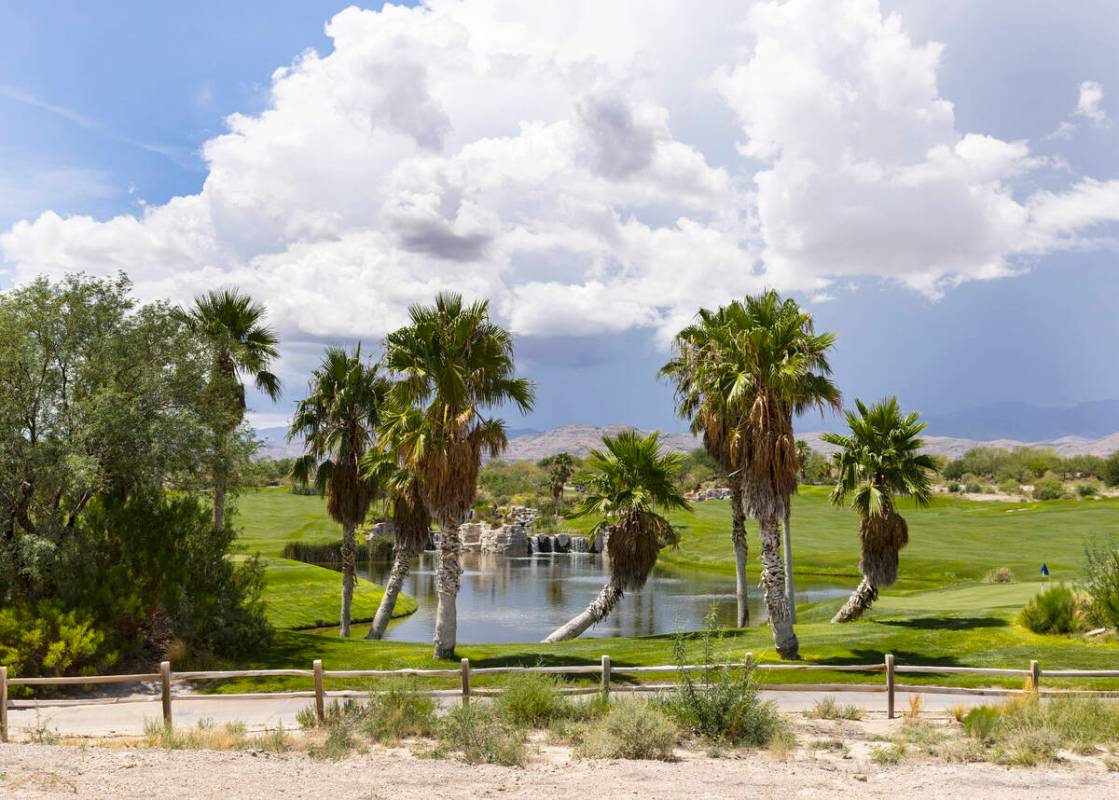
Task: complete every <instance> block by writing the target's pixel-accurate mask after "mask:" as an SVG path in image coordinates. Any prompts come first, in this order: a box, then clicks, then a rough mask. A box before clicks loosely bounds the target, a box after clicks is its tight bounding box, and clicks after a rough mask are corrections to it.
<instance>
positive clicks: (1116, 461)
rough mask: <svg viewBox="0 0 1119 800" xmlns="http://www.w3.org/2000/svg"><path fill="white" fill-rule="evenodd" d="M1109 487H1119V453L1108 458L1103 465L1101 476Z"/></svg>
mask: <svg viewBox="0 0 1119 800" xmlns="http://www.w3.org/2000/svg"><path fill="white" fill-rule="evenodd" d="M1100 477H1101V478H1102V479H1103V482H1104V483H1106V484H1107V485H1108V486H1119V451H1116V452H1114V453H1112V454H1111V455H1110V456H1108V457H1107V461H1105V462H1104V465H1103V474H1102V475H1101V476H1100Z"/></svg>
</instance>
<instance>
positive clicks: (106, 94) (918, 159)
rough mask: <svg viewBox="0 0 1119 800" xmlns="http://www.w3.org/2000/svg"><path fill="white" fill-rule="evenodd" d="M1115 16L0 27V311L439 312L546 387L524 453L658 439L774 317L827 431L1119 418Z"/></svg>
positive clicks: (290, 15) (336, 9)
mask: <svg viewBox="0 0 1119 800" xmlns="http://www.w3.org/2000/svg"><path fill="white" fill-rule="evenodd" d="M1117 40H1119V15H1117V14H1116V13H1115V11H1114V6H1113V4H1112V3H1111V2H1110V0H1099V2H1090V1H1089V0H1084V1H1083V2H1078V3H1076V4H1074V5H1069V4H1067V3H1063V2H1031V3H1020V2H1018V1H1017V0H986V2H981V3H977V2H971V0H943V1H942V2H938V3H928V2H922V1H920V0H913V1H912V2H905V1H904V0H896V1H895V0H882V2H881V3H879V2H876V1H875V0H844V1H842V2H840V1H839V0H790V1H789V2H757V3H753V4H749V3H731V2H727V3H704V4H700V5H696V4H693V3H684V2H679V1H678V2H672V3H669V2H650V0H633V1H632V2H623V1H622V0H612V2H610V3H601V2H593V1H588V2H575V1H572V2H565V3H562V4H560V3H554V4H540V3H529V2H524V1H523V0H522V2H503V1H502V0H478V1H477V2H474V1H473V0H466V1H465V2H450V1H448V0H431V2H428V3H426V4H424V5H421V6H419V7H412V8H409V7H403V6H385V7H384V8H381V7H380V6H379V5H375V6H374V7H371V8H357V7H348V8H347V7H346V6H345V4H343V3H339V2H326V0H315V1H314V2H312V1H311V0H303V1H302V2H299V3H283V4H276V3H273V2H266V1H265V0H251V1H250V0H240V1H239V2H236V3H230V2H227V0H221V1H220V2H219V1H217V0H213V1H211V0H205V1H200V2H194V3H189V4H175V5H174V6H172V5H167V4H152V3H148V2H140V1H138V0H120V1H119V2H115V3H112V4H97V6H96V7H93V6H91V5H90V4H88V3H80V2H66V0H47V1H46V2H41V3H20V2H13V3H6V4H4V5H3V6H0V289H2V288H7V287H11V286H14V285H18V284H20V283H23V282H26V281H28V280H30V279H32V278H34V277H35V276H37V275H40V274H47V275H51V276H60V275H63V274H65V273H68V272H75V271H84V272H87V273H91V274H111V273H115V272H116V271H118V270H124V271H126V272H127V273H128V274H129V275H130V276H131V278H132V279H133V281H134V282H135V285H136V289H137V291H138V293H139V294H141V295H142V296H144V297H145V298H170V299H172V300H174V301H176V302H187V301H189V299H190V298H191V297H192V296H193V295H194V294H196V293H198V292H200V291H202V290H205V289H209V288H212V287H216V286H238V287H240V288H241V289H243V290H246V291H248V292H250V293H251V294H253V295H254V296H255V297H257V298H258V299H260V300H261V301H263V302H264V303H266V304H267V306H268V309H269V312H270V319H271V322H272V324H273V325H274V326H275V327H276V328H277V329H278V331H279V332H280V334H281V336H282V338H283V341H284V353H283V362H282V364H281V366H280V372H281V375H282V377H283V378H284V380H285V382H286V388H287V394H286V397H285V401H284V402H283V403H281V404H279V405H278V406H272V405H270V404H267V403H264V402H261V401H260V400H259V398H258V399H256V401H255V402H254V406H255V410H256V411H257V412H258V416H257V419H258V421H259V422H261V423H262V424H268V423H275V422H278V421H280V420H281V419H283V418H284V417H285V416H286V410H287V408H289V407H290V403H291V401H293V400H294V399H296V398H298V397H299V396H300V393H301V392H302V391H303V389H304V386H305V381H306V373H307V371H308V370H309V368H310V367H311V366H312V365H313V364H314V362H315V360H316V359H317V357H318V354H319V353H320V352H321V349H322V346H323V344H324V343H332V342H352V341H355V340H357V339H361V340H363V341H364V342H366V343H367V346H368V345H369V344H372V343H374V342H376V341H377V340H378V339H379V338H380V337H381V336H382V335H383V334H384V333H385V332H386V331H388V330H391V329H393V328H394V327H396V326H398V325H400V324H401V323H402V322H403V321H404V319H405V313H406V309H407V307H408V305H409V304H411V303H415V302H423V301H427V300H430V298H431V297H432V296H433V295H434V293H435V292H436V291H438V290H440V289H444V288H454V289H457V290H460V291H462V292H464V293H466V294H468V295H472V296H479V297H488V298H490V299H491V302H492V308H493V311H494V314H495V315H496V316H497V317H498V318H499V319H500V320H501V321H502V322H504V323H505V324H507V325H508V326H509V327H510V328H511V329H512V330H513V331H514V332H515V333H516V334H517V347H518V360H519V362H520V363H521V365H522V369H523V371H524V372H525V373H526V374H527V375H529V376H530V377H532V378H534V379H535V380H537V382H538V384H539V389H538V394H539V398H538V403H537V411H536V412H535V413H534V414H533V415H532V416H531V417H529V418H528V419H527V420H524V421H521V420H514V419H511V420H510V422H511V424H513V425H514V426H518V427H522V426H523V427H535V428H545V427H550V426H553V425H559V424H571V423H583V424H603V423H609V422H628V423H634V424H638V425H642V426H661V427H665V428H669V429H679V428H680V423H679V422H677V421H675V420H674V418H673V415H672V403H671V392H670V390H669V389H668V388H667V387H666V386H664V385H662V384H659V383H658V382H657V380H656V378H655V372H656V369H657V367H658V366H659V365H660V364H661V363H662V362H663V360H664V358H665V356H666V347H667V343H668V342H669V341H670V339H671V336H672V334H673V332H674V331H676V330H677V329H678V328H679V327H680V326H681V325H682V324H684V323H686V322H687V321H688V320H689V319H690V318H691V316H692V315H693V314H694V313H695V310H696V309H697V308H698V307H700V306H715V305H718V304H720V303H724V302H726V301H727V300H728V299H729V298H731V297H733V296H736V295H742V294H743V293H746V292H752V291H757V290H760V289H762V288H766V287H773V288H777V289H779V290H781V291H784V292H788V293H790V294H792V295H794V296H795V297H797V298H798V299H799V300H800V301H801V302H803V303H804V304H805V305H807V306H808V307H809V308H810V309H811V310H812V312H813V313H814V314H815V315H816V317H817V320H818V324H819V326H821V327H825V328H828V329H832V330H835V331H836V332H837V333H838V334H839V345H838V350H837V353H836V357H835V359H834V364H835V367H836V371H837V378H838V380H839V382H840V384H841V386H842V388H843V389H844V391H845V393H846V394H847V395H848V396H863V397H875V396H878V395H881V394H884V393H886V392H890V393H897V394H898V395H899V396H900V398H901V400H902V402H903V403H904V404H905V405H907V406H909V407H913V408H918V409H922V410H924V411H927V412H942V411H951V410H955V409H960V408H966V407H969V406H974V405H978V404H981V403H987V402H992V401H1000V400H1026V401H1029V402H1034V403H1038V404H1051V405H1066V404H1073V403H1076V402H1079V401H1083V400H1092V399H1102V398H1108V397H1116V396H1119V369H1117V368H1116V359H1115V355H1114V353H1115V342H1116V341H1117V340H1119V314H1116V307H1117V300H1119V263H1117V252H1116V251H1117V249H1119V247H1117V246H1119V147H1117V145H1119V138H1117V137H1119V129H1117V128H1116V125H1115V122H1116V120H1117V119H1119V99H1117V98H1119V50H1117V49H1116V48H1115V47H1114V42H1115V41H1117Z"/></svg>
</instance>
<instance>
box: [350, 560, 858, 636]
mask: <svg viewBox="0 0 1119 800" xmlns="http://www.w3.org/2000/svg"><path fill="white" fill-rule="evenodd" d="M607 564H608V562H607V561H606V560H605V559H604V558H603V556H600V555H591V554H582V553H580V554H576V553H572V554H538V555H533V556H526V557H520V558H506V557H505V556H500V555H495V554H492V553H478V552H468V553H464V554H463V567H464V569H465V571H464V573H463V580H462V588H461V590H460V591H459V596H458V640H459V641H460V642H464V643H471V642H534V641H539V640H541V639H543V638H544V637H545V636H547V635H548V634H549V633H551V632H552V631H553V630H554V629H555V628H556V627H558V626H559V625H561V624H562V623H564V622H566V621H567V620H569V619H570V618H571V617H573V616H574V615H575V614H577V613H578V612H580V611H582V610H583V609H584V608H586V606H587V603H589V602H590V601H591V600H592V599H593V598H594V597H595V595H596V594H598V592H599V590H600V589H601V588H602V585H603V583H604V582H605V580H606V575H607ZM390 567H391V564H390V563H388V562H385V563H381V562H373V563H367V564H362V565H360V567H359V572H360V574H361V575H362V577H364V578H368V579H369V580H371V581H373V582H375V583H384V581H385V580H386V578H387V577H388V572H389V568H390ZM404 591H405V592H407V593H408V594H410V595H411V596H412V597H414V598H416V600H417V602H418V603H419V609H418V610H417V611H416V613H414V614H412V615H411V616H409V617H407V618H405V619H402V620H398V621H396V622H394V623H393V624H392V625H391V626H390V627H389V630H388V633H387V634H386V638H389V639H395V640H398V641H412V642H419V641H430V639H431V636H432V632H433V630H434V623H435V603H436V597H435V556H434V554H433V553H424V554H423V555H421V556H419V557H417V558H416V559H415V560H414V561H413V564H412V571H411V572H410V573H409V575H408V580H407V585H406V586H405V589H404ZM849 591H850V587H849V586H844V585H839V584H835V583H823V582H814V583H810V584H805V585H802V586H800V585H798V587H797V593H798V600H800V601H801V602H803V603H809V602H813V601H816V600H820V599H824V598H828V597H842V596H844V595H846V594H847V593H848V592H849ZM750 600H751V607H750V618H751V620H752V621H755V622H761V621H764V619H765V608H764V605H763V604H762V602H761V590H760V589H759V588H757V587H751V598H750ZM712 603H715V604H716V606H717V609H718V611H717V613H718V619H719V624H720V625H724V626H731V625H733V624H734V619H735V598H734V576H733V575H729V576H724V575H718V574H711V573H708V572H698V571H681V570H675V569H669V568H666V567H657V569H656V570H655V572H654V573H653V575H652V576H651V577H650V579H649V582H648V583H647V584H646V585H645V587H644V588H643V589H642V590H641V591H639V592H632V593H629V594H627V595H626V596H625V597H624V598H623V599H622V602H621V603H620V604H619V606H618V608H617V609H615V611H614V613H613V614H611V615H610V617H608V618H607V619H606V621H605V622H603V623H602V624H600V625H598V626H597V627H595V628H593V629H591V630H590V631H588V632H587V633H585V634H584V636H603V637H604V636H646V635H650V634H655V633H671V632H672V631H674V630H676V629H677V628H682V629H685V630H688V629H695V628H699V627H701V626H702V624H703V618H704V615H705V614H706V613H707V610H708V608H709V607H710V606H711V604H712Z"/></svg>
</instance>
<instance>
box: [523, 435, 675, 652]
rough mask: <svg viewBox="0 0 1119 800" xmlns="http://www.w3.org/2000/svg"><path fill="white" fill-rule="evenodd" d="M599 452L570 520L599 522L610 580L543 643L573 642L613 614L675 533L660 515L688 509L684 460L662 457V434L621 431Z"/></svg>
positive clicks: (590, 461)
mask: <svg viewBox="0 0 1119 800" xmlns="http://www.w3.org/2000/svg"><path fill="white" fill-rule="evenodd" d="M602 444H603V448H604V449H603V450H593V451H591V454H590V456H589V457H588V458H587V463H586V467H587V469H588V471H589V475H588V477H587V479H586V480H585V481H584V482H583V485H582V487H581V488H582V489H583V496H582V499H581V500H580V502H579V506H578V508H577V509H576V511H575V513H574V514H573V516H589V515H595V516H597V517H599V521H598V523H597V524H596V525H595V527H594V529H593V535H594V536H605V537H606V541H607V545H608V548H609V554H610V580H609V581H607V583H606V585H605V586H604V587H603V588H602V591H601V592H599V594H598V597H596V598H595V599H594V600H593V601H592V602H591V604H590V605H589V606H587V610H586V611H583V612H582V613H581V614H579V615H578V616H576V617H575V618H574V619H572V620H571V621H570V622H568V623H567V624H565V625H562V626H560V627H559V628H557V629H556V630H554V631H553V632H552V633H551V634H550V635H549V636H548V638H547V639H545V640H544V641H545V642H560V641H564V640H567V639H574V638H575V637H576V636H579V635H580V634H581V633H583V631H585V630H587V628H589V627H591V626H592V625H596V624H598V623H599V622H601V621H602V620H603V619H605V618H606V617H607V615H608V614H609V613H610V612H611V611H613V609H614V607H615V606H616V605H617V604H618V601H619V600H621V599H622V595H623V594H624V593H625V592H627V591H632V590H636V589H640V588H641V587H642V586H644V585H645V581H646V580H647V579H648V578H649V573H651V572H652V571H653V567H654V566H655V565H656V563H657V554H658V553H659V552H660V549H661V548H662V547H664V546H665V545H666V544H675V542H676V531H675V530H674V529H673V527H672V525H671V524H669V522H668V520H667V519H665V518H664V517H663V516H661V513H660V512H663V511H673V510H676V509H683V510H686V509H688V503H687V501H686V500H684V496H683V495H682V494H681V493H680V490H679V488H678V487H677V486H676V474H677V473H678V472H679V471H680V465H681V463H682V462H683V456H681V455H680V454H679V453H662V452H661V445H660V435H659V434H657V433H651V434H649V435H648V436H644V437H643V436H640V435H638V434H637V433H636V432H634V431H623V432H622V433H620V434H618V435H617V436H603V437H602Z"/></svg>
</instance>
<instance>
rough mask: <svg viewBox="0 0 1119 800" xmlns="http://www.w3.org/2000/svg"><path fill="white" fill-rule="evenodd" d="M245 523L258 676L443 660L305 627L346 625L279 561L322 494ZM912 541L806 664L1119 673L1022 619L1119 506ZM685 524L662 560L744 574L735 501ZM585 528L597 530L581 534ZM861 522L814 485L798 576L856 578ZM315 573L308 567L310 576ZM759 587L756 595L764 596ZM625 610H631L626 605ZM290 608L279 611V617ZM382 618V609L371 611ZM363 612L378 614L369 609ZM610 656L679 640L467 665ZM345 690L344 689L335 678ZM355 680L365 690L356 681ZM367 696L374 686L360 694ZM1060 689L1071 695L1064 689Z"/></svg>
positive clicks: (281, 503) (1067, 575)
mask: <svg viewBox="0 0 1119 800" xmlns="http://www.w3.org/2000/svg"><path fill="white" fill-rule="evenodd" d="M239 511H240V513H239V517H238V520H239V524H240V525H241V526H242V528H243V529H244V535H243V537H242V539H241V542H240V549H241V551H242V552H245V553H252V552H261V553H263V554H265V555H267V556H270V557H271V558H270V563H271V565H272V566H271V569H270V570H269V596H268V601H269V604H270V606H273V608H272V610H271V612H270V613H271V614H272V615H273V619H274V620H276V621H277V626H278V627H281V628H284V629H283V630H280V631H279V632H278V634H277V637H276V643H275V645H274V646H273V648H272V649H271V651H270V652H268V653H267V654H265V655H263V656H262V657H261V658H259V659H256V660H255V661H254V662H253V664H252V666H258V667H291V666H306V665H309V664H310V662H311V661H312V660H313V659H315V658H321V659H323V661H324V662H325V663H326V664H327V666H328V668H332V669H356V668H367V669H369V668H401V667H409V666H427V665H430V664H431V645H430V643H427V642H417V643H408V642H395V641H386V642H366V641H364V640H362V639H361V638H360V637H361V635H362V634H363V633H364V631H363V630H362V629H361V628H360V627H358V628H355V637H354V638H353V639H350V640H342V639H339V638H338V637H337V636H336V635H333V633H331V632H328V631H300V630H290V628H301V627H304V626H305V623H306V624H315V622H318V621H320V620H321V621H323V622H324V623H325V624H327V625H333V624H334V623H335V622H336V619H337V608H338V606H337V603H338V600H337V594H338V578H337V573H334V572H331V571H329V570H321V569H320V568H317V567H310V566H307V565H300V564H298V563H297V562H286V561H283V560H281V559H278V558H277V557H276V556H277V555H278V554H279V552H280V550H281V549H282V547H283V544H284V543H285V542H287V541H291V540H303V541H332V540H336V539H337V538H338V536H339V533H338V528H337V526H336V525H334V524H333V523H331V522H330V520H329V519H328V518H327V517H326V513H325V507H324V504H323V502H322V500H321V499H319V498H316V497H299V496H295V495H291V494H288V493H286V492H285V491H283V490H265V491H262V492H256V493H251V494H247V495H245V496H243V497H242V498H241V499H240V501H239ZM903 513H904V514H905V515H906V517H907V519H908V520H909V526H910V545H909V547H907V548H906V549H905V550H903V551H902V556H901V576H902V581H901V582H899V584H898V586H896V587H894V588H892V589H890V590H888V591H886V592H885V593H884V594H883V596H882V598H881V599H880V600H879V602H878V604H877V605H876V607H875V608H874V609H873V610H872V611H871V612H870V613H869V614H868V615H867V618H866V619H865V620H864V621H861V622H858V623H853V624H848V625H832V624H830V623H829V622H828V620H829V619H830V617H831V614H832V613H834V611H835V606H836V603H835V602H834V601H831V602H827V603H820V604H816V605H802V606H800V608H799V610H798V613H799V624H798V626H797V633H798V635H799V637H800V642H801V655H802V657H803V658H804V659H805V660H806V661H810V662H821V663H832V664H843V663H847V664H851V663H875V662H880V661H881V659H882V657H883V655H884V654H885V653H887V652H890V653H894V654H895V656H896V657H897V659H898V663H902V664H904V663H911V664H914V663H920V664H944V665H967V666H999V667H1015V668H1024V667H1025V666H1026V665H1027V664H1028V663H1029V661H1030V659H1033V658H1036V659H1038V660H1040V661H1041V663H1042V666H1043V668H1044V667H1045V666H1049V667H1050V668H1051V669H1052V668H1058V667H1065V668H1111V669H1114V668H1115V667H1116V665H1119V644H1117V643H1116V642H1115V640H1114V639H1103V640H1096V639H1086V638H1084V637H1061V636H1038V635H1035V634H1033V633H1030V632H1029V631H1027V630H1025V629H1023V628H1022V627H1020V626H1019V625H1017V624H1016V622H1015V619H1016V616H1017V613H1018V611H1019V610H1020V609H1021V607H1022V606H1023V605H1024V604H1025V602H1026V601H1027V600H1028V599H1029V597H1030V596H1031V595H1032V594H1033V593H1034V592H1036V591H1038V590H1039V589H1040V588H1042V587H1043V585H1044V584H1043V582H1042V581H1041V579H1040V576H1039V574H1038V573H1039V571H1040V567H1041V564H1042V563H1043V562H1045V563H1047V564H1048V565H1049V567H1050V570H1051V572H1052V574H1053V578H1052V580H1068V581H1070V582H1071V581H1075V579H1076V577H1077V575H1078V571H1079V566H1080V564H1081V561H1082V554H1083V549H1084V543H1085V540H1086V538H1087V537H1090V536H1093V535H1108V534H1111V535H1116V536H1119V500H1114V499H1110V500H1095V501H1079V502H1078V501H1055V502H1048V503H1025V504H1010V503H996V502H987V503H983V502H969V501H962V500H958V499H955V498H938V499H937V501H936V503H935V504H934V506H933V507H932V508H931V509H923V510H916V509H912V508H906V509H905V510H904V512H903ZM674 521H675V522H676V523H677V524H678V525H680V526H681V527H682V541H681V544H680V547H679V549H677V550H674V551H665V552H663V553H662V556H661V558H662V561H663V562H664V563H668V564H676V565H681V566H689V567H702V568H706V569H712V570H717V571H722V572H730V571H733V562H732V561H731V560H730V546H729V536H728V529H729V524H730V509H729V506H728V504H727V503H726V502H718V501H714V502H711V501H709V502H706V503H700V504H697V505H696V507H695V511H694V512H693V513H690V514H680V515H676V516H675V518H674ZM572 525H573V527H576V526H583V527H585V526H586V525H587V523H586V522H585V521H581V520H580V521H576V522H573V523H572ZM856 531H857V525H856V519H855V517H854V515H853V514H851V513H849V512H847V511H843V510H839V509H834V508H832V507H830V506H829V505H828V503H827V491H826V490H825V489H821V488H816V487H806V488H803V489H802V490H801V493H800V495H798V497H797V499H796V501H795V505H794V511H793V536H794V542H795V546H794V554H795V557H796V564H797V572H798V573H801V574H810V573H814V574H827V575H834V576H849V577H850V579H851V583H852V586H854V584H855V582H856V581H857V564H858V536H857V533H856ZM757 557H758V542H757V538H756V529H755V528H753V527H751V529H750V559H751V572H752V573H753V574H756V569H757ZM1004 566H1005V567H1009V568H1011V569H1012V570H1014V572H1015V574H1016V580H1015V582H1014V583H1009V584H990V583H983V582H982V578H983V576H985V575H986V574H987V573H988V572H989V571H990V570H992V569H995V568H997V567H1004ZM304 570H305V571H306V572H304ZM361 588H362V589H363V590H365V593H364V594H363V597H364V598H365V599H363V600H362V601H361V602H362V603H363V605H361V606H358V605H357V602H358V601H357V600H356V598H355V607H356V608H359V609H371V608H373V607H375V602H376V601H375V600H374V599H373V598H374V597H379V591H380V590H379V588H378V587H373V586H372V585H369V584H363V585H362V587H361ZM755 591H756V589H755ZM623 602H625V601H624V600H623ZM281 605H282V606H284V607H283V608H277V607H276V606H281ZM371 614H372V611H369V614H368V615H370V616H371ZM358 616H360V617H365V618H367V615H366V613H365V612H364V611H359V614H358ZM717 649H718V651H719V652H720V653H721V654H723V656H724V657H726V658H741V657H742V656H743V655H744V654H745V653H746V652H752V653H754V654H755V657H756V658H758V659H760V660H762V661H775V660H776V658H775V656H774V654H773V649H772V640H771V638H770V632H769V629H768V627H766V626H760V627H755V628H750V629H746V630H741V631H727V632H726V633H725V635H724V636H723V637H722V638H721V639H720V641H719V643H718V645H717ZM603 653H608V654H610V656H611V658H612V659H613V661H614V663H615V664H616V665H639V664H667V663H671V662H672V636H671V635H661V636H648V637H636V638H618V639H583V640H575V641H572V642H563V643H559V644H552V645H544V644H536V643H525V644H501V645H498V644H492V645H484V644H483V645H464V646H462V647H460V648H459V653H458V655H459V656H460V657H467V658H470V659H471V661H472V662H473V663H474V664H475V665H476V666H494V665H499V664H525V665H531V664H535V663H538V662H543V663H553V664H555V663H560V664H568V663H571V664H576V663H593V662H597V661H598V659H599V658H600V657H601V655H602V654H603ZM821 679H825V680H828V681H836V682H842V681H848V682H867V681H870V682H875V681H879V680H880V676H867V675H860V674H858V673H832V674H827V677H826V678H824V677H823V676H821V675H820V674H819V673H816V674H813V673H807V672H791V673H781V675H780V680H781V681H782V682H786V683H791V682H801V681H818V680H821ZM906 680H907V681H908V682H913V683H917V682H921V681H927V680H939V681H941V682H943V681H944V679H943V677H938V676H932V677H924V676H907V677H906ZM952 682H953V683H956V684H959V685H967V684H976V685H979V684H992V683H994V684H999V683H1001V684H1003V685H1016V679H1007V680H1005V681H998V680H993V679H991V678H968V677H961V678H958V679H956V678H955V677H954V678H953V680H952ZM1090 684H1091V685H1097V686H1099V687H1100V688H1117V687H1115V686H1114V685H1112V684H1114V682H1111V683H1108V682H1107V681H1094V682H1090ZM335 685H340V684H338V683H336V684H335ZM350 685H354V684H353V682H351V683H350ZM361 685H364V684H361ZM1052 685H1060V684H1059V682H1052ZM266 686H267V687H272V688H277V687H281V686H283V687H286V688H296V687H298V688H306V687H304V686H302V683H300V682H299V681H298V680H297V679H283V678H280V679H268V680H266V681H257V682H253V681H237V682H233V683H228V684H225V685H224V686H222V687H220V688H219V691H242V690H245V689H248V688H250V687H256V688H261V687H266Z"/></svg>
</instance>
